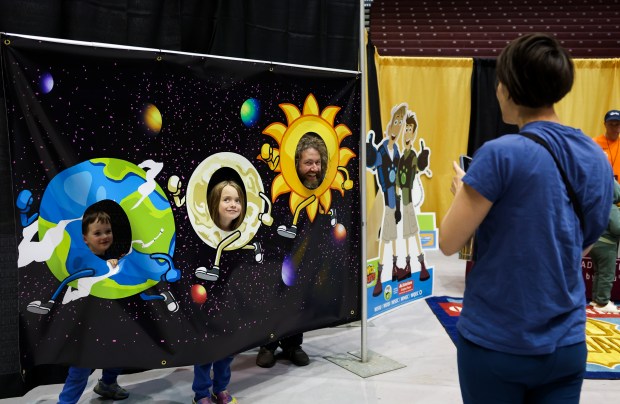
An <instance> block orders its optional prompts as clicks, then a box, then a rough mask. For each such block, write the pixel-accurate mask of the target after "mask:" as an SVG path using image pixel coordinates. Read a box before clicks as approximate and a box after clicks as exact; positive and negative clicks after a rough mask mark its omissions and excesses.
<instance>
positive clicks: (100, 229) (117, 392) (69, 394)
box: [58, 208, 129, 404]
mask: <svg viewBox="0 0 620 404" xmlns="http://www.w3.org/2000/svg"><path fill="white" fill-rule="evenodd" d="M82 236H83V237H84V242H85V243H86V245H87V246H88V248H89V249H90V250H91V251H92V252H93V254H95V255H96V256H97V257H99V258H101V259H103V260H106V261H107V262H108V264H110V265H111V266H112V267H116V266H117V265H118V259H115V258H111V257H109V256H108V253H107V252H108V249H109V248H110V246H111V245H112V242H113V241H114V238H113V235H112V221H111V220H110V215H108V214H107V213H106V212H104V211H101V210H96V209H91V208H88V209H86V212H84V216H83V218H82ZM91 371H92V369H89V368H80V367H76V366H71V367H70V368H69V374H68V375H67V379H66V380H65V385H64V387H63V388H62V391H61V392H60V396H59V397H58V404H75V403H77V402H78V400H79V399H80V397H81V396H82V393H83V392H84V389H85V388H86V383H87V382H88V377H89V376H90V373H91ZM121 372H122V369H118V368H114V369H103V374H102V377H101V379H99V382H98V383H97V385H96V386H95V388H94V392H95V393H97V394H99V395H100V396H102V397H105V398H108V399H113V400H124V399H126V398H127V397H129V393H128V392H127V391H126V390H125V389H123V388H122V387H121V386H119V385H118V383H117V382H116V378H117V377H118V375H119V374H121Z"/></svg>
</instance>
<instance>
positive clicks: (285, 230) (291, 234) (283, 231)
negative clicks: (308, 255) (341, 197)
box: [278, 194, 335, 238]
mask: <svg viewBox="0 0 620 404" xmlns="http://www.w3.org/2000/svg"><path fill="white" fill-rule="evenodd" d="M315 200H316V196H315V195H314V194H312V195H310V196H309V197H308V198H306V199H305V200H304V201H303V202H302V203H300V204H299V205H298V206H297V208H296V209H295V216H294V217H293V225H292V226H290V227H289V226H286V225H284V224H283V225H280V226H278V234H279V235H280V236H282V237H286V238H295V237H296V236H297V221H298V220H299V214H300V213H301V211H302V210H303V209H305V208H306V206H308V205H310V204H311V203H312V202H314V201H315ZM334 226H335V225H334Z"/></svg>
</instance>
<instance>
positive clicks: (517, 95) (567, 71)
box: [497, 34, 575, 108]
mask: <svg viewBox="0 0 620 404" xmlns="http://www.w3.org/2000/svg"><path fill="white" fill-rule="evenodd" d="M574 76H575V68H574V66H573V62H572V60H571V58H570V55H569V54H568V52H567V51H566V50H565V49H564V48H562V46H561V45H560V43H559V42H558V41H557V40H556V39H555V38H553V37H551V36H549V35H546V34H528V35H523V36H521V37H519V38H517V39H515V40H514V41H512V42H511V43H510V44H508V46H506V47H505V48H504V49H503V50H502V52H501V53H500V55H499V57H498V58H497V80H498V82H501V83H502V84H503V85H504V86H505V87H506V89H507V90H508V94H509V95H510V98H511V99H512V100H513V101H514V103H515V104H517V105H521V106H524V107H529V108H540V107H549V106H552V105H553V104H555V103H556V102H558V101H560V100H561V99H562V98H564V96H565V95H566V94H567V93H568V92H569V91H570V89H571V88H572V86H573V81H574Z"/></svg>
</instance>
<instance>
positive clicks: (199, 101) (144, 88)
mask: <svg viewBox="0 0 620 404" xmlns="http://www.w3.org/2000/svg"><path fill="white" fill-rule="evenodd" d="M2 61H3V65H2V70H3V72H2V78H3V83H2V84H3V87H4V90H5V95H6V115H7V122H8V136H9V142H10V150H9V153H10V162H11V170H12V172H11V175H12V177H11V178H10V181H11V184H12V190H13V193H14V201H15V211H14V212H15V214H14V217H15V228H16V239H17V246H18V247H17V249H18V251H17V253H18V267H19V288H18V294H19V310H20V345H21V358H22V365H23V366H24V367H29V366H32V365H36V364H70V365H77V366H84V367H93V368H102V367H127V368H141V369H150V368H157V367H169V366H184V365H190V364H195V363H205V362H210V361H213V360H216V359H219V358H221V357H224V356H225V355H227V354H231V353H236V352H240V351H243V350H247V349H249V348H253V347H256V346H259V345H262V344H265V343H267V342H270V341H275V340H277V339H279V338H281V337H284V336H287V335H291V334H294V333H299V332H304V331H309V330H313V329H318V328H322V327H326V326H333V325H338V324H343V323H347V322H350V321H353V320H357V319H359V317H360V293H361V290H360V289H361V280H360V279H361V274H360V266H361V265H360V264H361V247H360V231H361V230H360V228H361V218H360V217H359V211H360V209H359V204H360V195H359V194H360V191H359V189H360V188H359V150H358V148H359V146H358V144H359V136H360V134H359V131H360V81H361V80H359V74H358V73H357V72H348V71H334V70H321V69H316V68H311V67H302V66H289V65H278V64H273V63H269V62H261V61H249V60H233V59H227V58H221V57H211V56H206V55H190V54H181V53H175V52H166V51H160V50H148V49H132V48H114V47H111V46H103V45H102V44H84V43H67V42H60V41H53V40H47V39H41V38H29V37H22V36H16V35H3V36H2ZM1 112H2V113H5V111H1ZM2 153H6V151H2Z"/></svg>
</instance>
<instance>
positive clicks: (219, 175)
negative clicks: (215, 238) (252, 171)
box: [207, 167, 247, 231]
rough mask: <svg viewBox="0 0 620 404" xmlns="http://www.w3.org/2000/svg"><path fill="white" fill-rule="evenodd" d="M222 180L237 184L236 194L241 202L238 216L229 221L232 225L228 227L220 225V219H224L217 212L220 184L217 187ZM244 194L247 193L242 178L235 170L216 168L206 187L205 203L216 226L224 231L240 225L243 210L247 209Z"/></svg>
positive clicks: (243, 215) (243, 214) (243, 217)
mask: <svg viewBox="0 0 620 404" xmlns="http://www.w3.org/2000/svg"><path fill="white" fill-rule="evenodd" d="M223 181H231V182H234V183H235V184H237V185H238V187H239V190H238V191H237V193H238V194H239V195H238V196H239V199H240V202H241V212H240V214H239V217H238V218H237V219H234V220H233V221H232V223H231V226H232V227H231V228H228V229H224V228H222V227H220V223H221V220H224V219H223V218H222V219H220V215H219V213H218V209H219V206H220V204H219V202H220V196H221V193H222V188H223V187H222V186H221V185H220V186H219V187H218V184H220V183H222V182H223ZM216 187H217V189H216ZM214 190H216V192H217V195H214V193H213V192H214ZM239 191H240V192H239ZM246 195H247V192H246V189H245V185H244V183H243V180H242V179H241V176H240V175H239V173H238V172H237V171H236V170H234V169H233V168H230V167H222V168H220V169H219V170H217V171H216V172H215V173H213V175H212V176H211V179H210V180H209V185H208V187H207V204H208V206H209V215H211V219H212V220H213V223H214V224H215V225H216V226H217V227H218V228H220V229H222V230H225V231H231V230H235V229H236V228H238V227H239V226H240V225H241V223H243V220H244V219H245V212H246V211H247V197H246Z"/></svg>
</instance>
